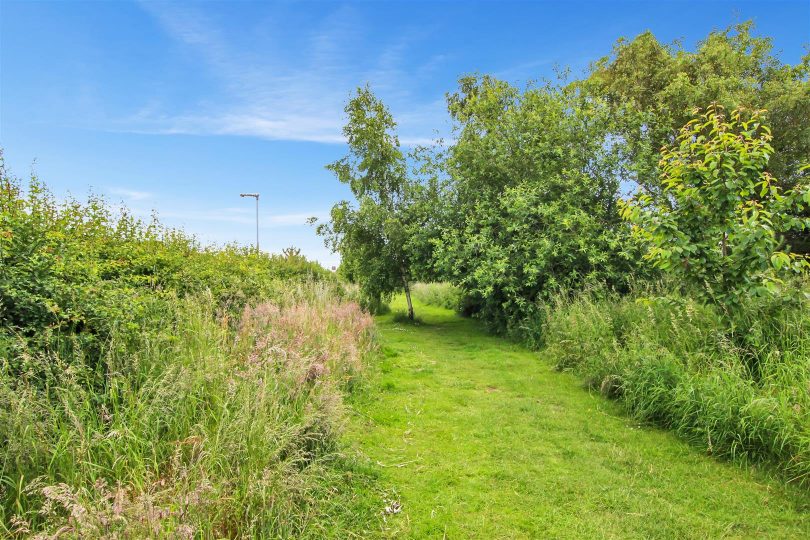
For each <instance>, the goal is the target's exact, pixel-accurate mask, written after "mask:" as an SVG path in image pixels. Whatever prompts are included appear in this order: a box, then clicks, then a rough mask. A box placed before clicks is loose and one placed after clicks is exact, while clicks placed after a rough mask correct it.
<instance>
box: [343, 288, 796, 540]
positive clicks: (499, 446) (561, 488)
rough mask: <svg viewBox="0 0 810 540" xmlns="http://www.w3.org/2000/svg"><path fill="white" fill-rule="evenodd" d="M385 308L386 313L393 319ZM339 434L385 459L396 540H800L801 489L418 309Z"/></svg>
mask: <svg viewBox="0 0 810 540" xmlns="http://www.w3.org/2000/svg"><path fill="white" fill-rule="evenodd" d="M400 304H401V302H399V301H398V302H395V304H394V311H395V312H396V311H397V310H401V309H402V306H401V305H400ZM417 315H418V316H420V317H421V319H422V321H423V322H422V323H421V324H416V325H414V324H407V323H405V324H403V323H398V322H395V317H394V316H393V315H387V316H383V317H380V318H379V319H378V324H379V328H380V333H381V341H382V346H383V355H382V358H381V360H380V363H379V366H378V367H377V369H376V373H375V374H374V375H373V376H372V380H371V382H370V389H369V391H368V392H365V393H364V397H361V398H359V399H358V401H356V402H354V403H353V407H354V413H355V414H354V415H353V420H352V423H351V426H350V433H349V436H350V437H352V438H354V439H355V440H356V441H357V444H358V445H359V447H360V449H361V450H362V452H363V453H364V454H365V455H366V456H368V458H369V459H370V460H372V461H373V462H376V463H378V464H380V465H381V469H382V471H383V472H382V478H381V481H382V484H383V486H385V487H387V488H388V489H390V492H391V497H392V498H394V499H396V500H397V501H398V502H400V503H401V505H402V512H401V513H399V514H394V515H390V516H388V517H387V518H386V522H385V523H384V525H383V526H384V529H385V533H386V535H390V536H397V537H406V538H443V537H446V538H454V539H460V538H486V539H494V538H510V539H511V538H807V537H810V499H808V496H807V494H806V492H800V491H798V490H791V489H785V488H783V487H781V485H780V484H779V483H778V482H775V481H768V480H767V479H765V478H764V476H762V475H759V474H756V473H752V472H750V471H748V470H744V469H740V468H738V467H736V466H734V465H732V464H728V463H720V462H717V461H715V460H713V459H712V458H710V457H707V456H704V455H702V454H700V453H699V452H697V451H696V450H694V449H693V448H691V447H689V446H688V445H686V444H685V443H683V442H681V441H679V440H677V439H676V438H675V437H674V436H673V435H671V434H669V433H666V432H662V431H659V430H655V429H649V428H644V427H640V426H638V425H637V424H636V423H634V422H633V421H632V420H631V419H629V418H627V417H626V416H623V415H622V414H621V411H620V409H619V407H618V405H617V404H615V403H613V402H610V401H607V400H605V399H603V398H602V397H600V396H598V395H594V394H591V393H589V392H587V391H585V390H583V389H582V387H581V385H580V384H579V382H578V380H577V379H576V378H575V377H573V376H570V375H568V374H564V373H557V372H555V371H553V370H552V368H551V365H552V363H551V362H550V361H548V360H544V359H542V358H538V355H537V354H536V353H533V352H530V351H527V350H526V349H523V348H521V347H519V346H517V345H513V344H510V343H509V342H507V341H505V340H502V339H499V338H497V337H493V336H490V335H487V334H486V332H485V331H484V330H483V329H481V328H480V327H479V326H478V325H477V324H476V323H475V321H471V320H467V319H463V318H460V317H457V316H455V315H454V314H452V313H451V312H449V311H447V310H444V309H440V308H434V307H427V306H423V305H417Z"/></svg>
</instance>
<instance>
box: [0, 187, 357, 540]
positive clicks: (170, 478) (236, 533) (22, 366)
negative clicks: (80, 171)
mask: <svg viewBox="0 0 810 540" xmlns="http://www.w3.org/2000/svg"><path fill="white" fill-rule="evenodd" d="M0 268H2V272H0V456H1V457H0V518H2V519H0V534H2V535H3V537H12V538H22V537H29V536H31V535H39V536H40V537H56V536H60V535H63V534H67V535H71V536H73V537H77V538H102V537H103V538H118V537H128V538H129V537H131V538H146V537H166V538H192V537H200V538H208V537H216V538H221V537H229V538H231V537H273V538H278V537H312V538H322V537H325V536H337V537H343V536H346V535H347V534H348V533H347V532H346V531H349V530H352V531H355V532H356V527H357V522H356V520H357V519H358V518H357V516H358V515H360V516H364V518H363V520H364V521H363V522H364V523H368V522H373V517H372V514H371V513H370V512H373V510H371V507H370V506H368V505H365V503H364V502H363V499H362V497H358V496H357V492H356V489H355V488H356V486H355V484H356V483H357V482H361V481H364V480H363V478H366V477H365V476H364V475H362V474H356V472H357V471H354V470H353V469H354V468H355V465H354V464H353V462H352V461H351V460H350V459H348V458H346V457H344V456H342V454H341V453H340V452H339V440H338V434H339V432H340V427H341V425H342V423H343V419H344V415H343V411H342V396H343V394H344V392H347V391H350V390H351V389H352V388H353V387H354V385H355V383H356V381H357V379H358V376H359V374H360V373H361V371H362V367H363V360H364V358H365V356H366V355H367V354H368V353H369V351H370V350H371V349H372V348H373V335H372V328H371V324H372V322H371V318H370V317H369V316H368V315H366V314H364V313H363V312H362V311H361V309H360V307H359V305H358V304H357V303H355V302H352V301H351V300H348V299H347V297H348V296H350V294H349V293H347V292H346V291H344V290H343V289H342V287H341V286H340V284H339V283H338V282H337V281H336V280H335V279H334V278H333V277H332V276H331V274H330V273H329V272H326V271H325V270H323V269H322V268H321V267H320V266H318V265H317V264H316V263H313V262H309V261H307V260H306V259H305V258H303V257H301V256H300V255H299V254H298V253H296V252H295V251H288V252H287V253H286V254H285V255H284V256H269V255H264V254H262V255H257V254H255V253H250V252H249V251H248V250H245V249H241V248H238V247H233V246H231V247H225V248H222V249H213V248H205V247H202V246H200V245H199V244H198V243H197V242H196V241H195V240H194V239H193V238H192V237H189V236H187V235H185V234H184V233H182V232H181V231H176V230H171V229H167V228H165V227H162V226H161V225H160V224H159V223H158V222H157V221H152V222H150V223H144V222H142V221H140V220H137V219H135V218H133V217H132V216H131V215H129V214H128V213H127V212H126V211H123V212H121V213H116V212H113V211H112V210H111V209H110V207H109V206H107V205H106V203H105V202H104V201H103V200H102V199H99V198H91V199H90V200H89V201H88V202H87V203H79V202H77V201H75V200H69V201H67V202H65V203H57V202H56V200H55V199H54V197H53V196H52V195H50V194H49V193H48V191H47V189H46V188H45V186H44V185H42V184H41V183H40V182H39V181H38V180H36V179H33V180H32V181H31V183H30V184H29V185H28V187H27V188H26V189H23V187H22V184H21V183H20V182H18V181H17V180H15V179H13V178H9V177H7V176H6V175H5V173H3V175H2V183H1V184H0ZM364 505H365V506H364ZM366 512H369V513H368V514H367V513H366Z"/></svg>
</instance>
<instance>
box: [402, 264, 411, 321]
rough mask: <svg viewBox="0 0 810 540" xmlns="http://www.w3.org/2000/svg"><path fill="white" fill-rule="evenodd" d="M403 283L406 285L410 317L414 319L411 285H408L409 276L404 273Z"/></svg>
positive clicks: (406, 298)
mask: <svg viewBox="0 0 810 540" xmlns="http://www.w3.org/2000/svg"><path fill="white" fill-rule="evenodd" d="M402 283H403V285H405V300H407V301H408V318H409V319H410V320H413V304H412V303H411V287H410V285H408V278H406V277H405V273H404V272H403V273H402Z"/></svg>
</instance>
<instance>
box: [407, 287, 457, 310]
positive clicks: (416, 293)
mask: <svg viewBox="0 0 810 540" xmlns="http://www.w3.org/2000/svg"><path fill="white" fill-rule="evenodd" d="M413 297H414V298H415V299H417V300H419V301H420V302H421V303H423V304H425V305H427V306H438V307H443V308H445V309H451V310H453V311H462V310H463V307H464V295H463V293H462V292H461V289H459V288H458V287H456V286H455V285H453V284H451V283H414V284H413Z"/></svg>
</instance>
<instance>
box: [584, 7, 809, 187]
mask: <svg viewBox="0 0 810 540" xmlns="http://www.w3.org/2000/svg"><path fill="white" fill-rule="evenodd" d="M752 29H753V23H751V22H750V21H749V22H744V23H740V24H737V25H736V26H734V27H731V28H728V29H726V30H724V31H719V32H718V31H715V32H711V33H710V34H709V35H708V37H707V38H706V39H705V40H703V41H701V42H700V43H699V45H698V47H697V50H696V51H694V52H691V51H687V50H684V49H683V47H682V46H681V44H679V43H677V42H676V43H672V44H669V45H663V44H661V43H660V42H659V41H658V40H657V39H656V38H655V36H654V35H653V34H652V33H650V32H644V33H643V34H640V35H639V36H637V37H635V38H634V39H633V40H629V41H628V40H626V39H620V40H619V41H618V42H617V43H616V46H615V47H614V49H613V54H612V55H611V56H608V57H604V58H602V59H600V60H598V61H597V62H595V63H594V64H593V65H592V67H591V73H590V75H589V77H588V79H586V80H585V81H580V82H577V83H576V84H578V85H581V86H584V87H586V88H587V89H588V92H589V93H592V94H594V95H596V96H598V97H600V98H605V99H606V100H607V101H608V102H609V103H610V105H611V109H612V112H613V114H614V115H615V117H616V119H617V124H616V128H617V131H616V133H617V135H620V136H621V138H622V139H623V141H624V142H625V143H626V144H627V146H626V149H627V150H628V152H629V155H628V157H629V159H630V162H631V163H630V167H629V169H630V171H631V172H633V173H635V178H636V179H637V180H638V181H639V183H641V184H642V185H647V186H650V187H654V186H656V185H657V183H656V179H657V177H658V174H657V161H658V155H657V154H658V149H659V148H661V147H662V146H664V145H666V144H671V143H672V141H673V140H674V139H675V137H676V135H677V134H678V130H680V128H681V126H683V125H684V124H686V123H687V122H688V121H689V120H690V119H691V117H692V111H693V110H694V109H695V108H696V107H707V106H708V105H709V104H710V103H713V102H717V103H719V104H720V105H721V106H723V107H725V108H726V109H728V110H732V109H736V108H747V109H764V110H767V111H768V112H767V116H766V121H767V122H768V123H769V125H771V127H772V129H773V134H774V143H773V144H774V149H775V152H774V159H773V160H772V161H771V162H770V163H769V169H768V170H769V172H770V173H771V174H772V175H773V176H774V177H775V178H779V179H780V180H781V181H782V182H783V184H782V185H783V187H784V186H785V185H786V186H791V185H793V184H794V183H795V181H796V180H797V178H799V177H800V176H801V173H800V168H801V165H802V164H803V163H804V162H805V160H806V158H807V156H808V155H810V127H808V125H807V122H805V121H804V120H803V119H805V118H807V117H808V116H809V115H810V84H808V75H810V54H808V55H805V56H804V57H803V58H802V61H801V63H800V64H799V65H796V66H790V65H785V64H783V63H781V62H780V61H779V60H778V58H776V57H775V56H773V55H772V54H771V50H772V48H773V45H772V40H771V39H770V38H765V37H755V36H753V35H752V34H751V31H752Z"/></svg>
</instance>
